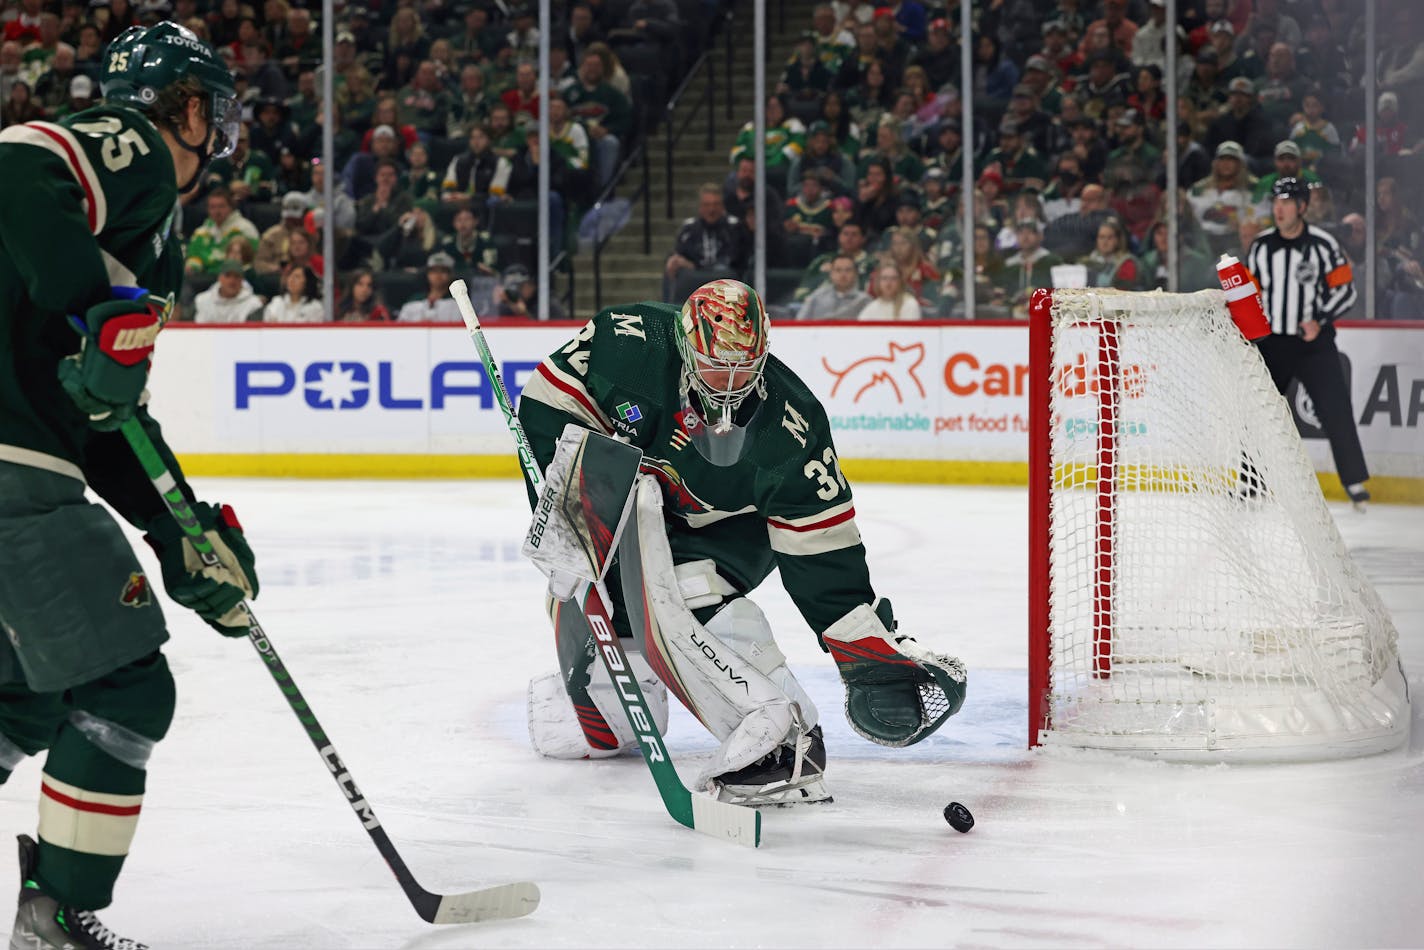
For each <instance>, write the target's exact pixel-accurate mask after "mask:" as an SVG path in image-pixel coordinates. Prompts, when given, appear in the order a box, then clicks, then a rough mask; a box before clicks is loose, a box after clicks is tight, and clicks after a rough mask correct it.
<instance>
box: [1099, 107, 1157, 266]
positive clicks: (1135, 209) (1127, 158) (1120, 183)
mask: <svg viewBox="0 0 1424 950" xmlns="http://www.w3.org/2000/svg"><path fill="white" fill-rule="evenodd" d="M1116 125H1117V129H1118V135H1119V139H1118V140H1119V141H1120V142H1121V143H1122V144H1121V145H1120V146H1119V147H1118V148H1117V149H1115V150H1114V151H1113V152H1111V153H1110V154H1109V155H1108V166H1107V168H1106V169H1105V170H1104V171H1103V184H1104V186H1106V187H1107V188H1109V189H1111V192H1112V207H1113V210H1114V211H1116V212H1117V214H1118V217H1119V218H1121V219H1122V222H1123V224H1124V225H1125V226H1126V227H1127V230H1128V232H1129V233H1130V234H1132V236H1133V238H1134V239H1135V240H1140V239H1141V238H1143V237H1145V236H1146V234H1147V228H1148V227H1149V226H1150V225H1151V223H1152V218H1153V216H1154V215H1155V214H1156V212H1157V204H1158V202H1159V199H1160V197H1161V191H1160V190H1159V189H1158V187H1157V179H1158V178H1160V177H1161V176H1162V175H1163V174H1164V171H1163V168H1162V153H1161V151H1159V150H1158V149H1157V148H1156V146H1154V145H1152V144H1151V143H1150V142H1148V141H1147V138H1146V136H1145V134H1144V129H1143V124H1142V114H1141V113H1139V112H1138V111H1137V110H1136V109H1129V110H1127V111H1126V112H1124V113H1123V114H1122V115H1121V116H1120V117H1119V118H1118V120H1117V123H1116Z"/></svg>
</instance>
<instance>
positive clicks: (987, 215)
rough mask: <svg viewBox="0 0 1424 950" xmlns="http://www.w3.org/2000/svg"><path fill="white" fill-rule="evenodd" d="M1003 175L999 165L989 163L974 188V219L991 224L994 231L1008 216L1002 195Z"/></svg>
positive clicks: (1006, 204)
mask: <svg viewBox="0 0 1424 950" xmlns="http://www.w3.org/2000/svg"><path fill="white" fill-rule="evenodd" d="M1003 189H1004V175H1003V172H1001V171H999V166H998V165H994V164H990V165H989V166H987V167H986V168H985V169H984V174H982V175H980V176H979V181H978V183H977V184H976V185H975V188H974V198H973V200H974V220H975V221H983V222H984V223H986V224H992V225H993V227H994V230H995V232H996V233H997V232H998V231H999V229H1001V228H1003V226H1004V222H1005V221H1006V220H1007V219H1008V216H1009V205H1008V202H1007V201H1005V200H1004V197H1003Z"/></svg>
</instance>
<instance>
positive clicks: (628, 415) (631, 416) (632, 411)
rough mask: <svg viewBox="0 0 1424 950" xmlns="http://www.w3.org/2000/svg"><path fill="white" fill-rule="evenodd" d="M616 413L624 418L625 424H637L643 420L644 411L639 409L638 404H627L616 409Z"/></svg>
mask: <svg viewBox="0 0 1424 950" xmlns="http://www.w3.org/2000/svg"><path fill="white" fill-rule="evenodd" d="M615 411H616V412H617V413H618V415H620V416H622V417H623V419H624V421H625V422H637V421H638V420H639V419H641V418H643V410H641V409H639V408H638V405H637V403H632V402H625V403H623V404H622V405H620V406H618V407H616V409H615Z"/></svg>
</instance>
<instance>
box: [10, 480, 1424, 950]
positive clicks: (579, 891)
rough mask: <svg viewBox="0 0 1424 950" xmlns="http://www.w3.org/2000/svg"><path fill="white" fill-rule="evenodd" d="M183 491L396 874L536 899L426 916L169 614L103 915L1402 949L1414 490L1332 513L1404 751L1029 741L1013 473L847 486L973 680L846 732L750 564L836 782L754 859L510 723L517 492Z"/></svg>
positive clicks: (526, 603)
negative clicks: (978, 484)
mask: <svg viewBox="0 0 1424 950" xmlns="http://www.w3.org/2000/svg"><path fill="white" fill-rule="evenodd" d="M197 487H198V489H199V491H200V493H201V495H202V496H203V497H204V498H206V499H209V500H218V501H225V502H229V503H231V504H233V505H234V506H235V507H236V508H237V510H238V512H239V514H240V515H241V517H242V520H243V522H244V524H245V526H246V528H247V532H248V536H249V537H250V538H251V539H252V543H253V546H254V548H255V549H256V551H257V556H258V566H259V569H260V574H261V580H262V594H261V597H260V598H259V599H258V601H257V602H256V603H257V607H258V614H259V616H260V617H261V619H262V621H263V623H264V624H265V626H266V627H267V629H268V631H269V633H270V634H271V636H272V639H273V642H274V643H275V644H276V646H277V649H278V651H279V652H280V653H281V655H282V657H283V658H284V659H285V661H286V662H287V665H288V666H289V667H290V669H291V671H292V674H293V676H294V677H295V679H296V682H297V683H298V684H299V685H300V687H301V688H302V690H303V691H304V692H305V693H306V695H307V698H308V699H309V700H310V702H311V704H312V706H313V708H314V709H315V711H316V713H317V715H318V716H319V717H320V718H321V721H322V724H323V725H324V726H325V727H326V730H327V732H328V733H329V735H330V736H331V738H332V740H333V741H334V743H335V744H336V747H337V749H338V750H339V751H340V752H341V754H342V755H343V756H344V758H345V759H346V763H347V765H348V766H349V767H350V769H351V771H352V774H353V775H354V776H355V778H356V781H357V782H358V783H359V784H360V786H361V789H362V791H363V792H364V793H366V795H367V796H368V797H369V799H370V801H371V803H372V804H373V805H374V807H375V810H376V814H377V815H379V816H380V818H381V819H382V821H383V822H384V823H385V825H386V827H387V830H388V831H389V833H390V835H391V838H392V839H393V840H394V841H395V842H396V845H397V847H398V848H399V849H400V850H401V852H402V854H403V855H404V856H405V858H406V861H407V863H408V864H409V865H410V867H411V868H412V870H413V871H414V872H415V874H416V876H417V878H418V879H419V880H420V881H421V883H422V884H423V885H424V886H425V887H427V888H429V889H431V890H436V891H442V890H443V891H460V890H466V889H469V888H473V887H477V886H482V885H485V884H490V883H499V882H504V881H511V880H519V879H529V880H534V881H537V882H538V883H539V885H540V887H541V888H542V889H543V893H544V899H543V904H542V906H541V907H540V908H539V910H538V911H536V912H535V914H534V915H533V916H531V917H528V918H525V919H522V920H517V921H510V922H502V923H496V924H483V925H475V926H467V927H456V928H433V927H430V926H427V925H426V924H424V923H423V922H422V921H420V919H419V918H417V917H416V915H415V913H414V911H412V910H411V909H410V907H409V905H408V904H407V903H406V901H405V898H404V897H403V896H402V895H401V893H400V891H399V890H398V888H397V887H396V884H395V882H394V881H393V880H392V879H391V877H390V874H389V872H388V871H387V870H386V868H385V866H384V864H383V862H382V861H381V859H380V857H379V856H378V855H377V853H376V851H375V849H374V848H373V847H372V846H371V844H370V842H369V840H368V839H367V837H366V835H365V833H364V832H363V831H362V830H361V828H360V827H359V826H358V824H357V822H356V821H355V819H354V818H353V816H352V815H351V813H350V811H349V809H348V808H347V806H346V804H345V803H344V802H343V800H342V798H341V795H340V794H339V793H338V791H337V790H336V788H335V787H334V783H333V782H332V781H331V778H330V776H329V775H328V773H327V771H326V769H325V768H324V766H323V765H322V763H321V760H320V759H319V758H318V757H317V756H316V754H315V752H314V751H313V749H312V748H311V746H310V744H309V743H308V740H307V738H306V736H305V734H304V732H303V731H302V730H301V728H300V727H299V726H298V724H297V723H296V721H295V720H294V719H293V717H292V715H291V713H290V712H289V711H288V709H287V706H286V703H285V702H284V701H283V700H282V697H281V695H280V694H279V693H278V691H277V690H276V688H275V686H274V685H273V683H272V681H271V679H270V677H269V676H268V674H267V672H266V671H265V669H264V668H263V665H262V664H261V663H260V662H259V661H258V660H257V658H256V657H255V656H254V655H253V651H252V649H251V647H250V646H249V645H248V644H247V643H246V642H244V641H241V640H238V641H230V640H223V639H222V638H220V637H219V636H217V635H216V634H215V633H213V632H212V631H210V630H209V629H208V628H207V627H205V626H203V625H202V624H201V622H199V621H198V620H197V619H196V618H195V617H193V616H192V615H191V614H188V613H186V612H184V611H181V610H179V609H178V608H176V607H165V609H166V610H167V613H168V617H169V620H170V625H171V627H172V631H173V640H172V642H171V643H170V644H169V646H168V648H167V653H168V655H169V657H170V659H171V662H172V665H173V668H174V671H175V673H176V675H177V679H178V688H179V709H178V716H177V719H176V721H175V722H174V724H173V728H172V731H171V732H170V734H169V736H168V738H167V739H166V740H165V741H164V742H163V743H162V744H161V745H160V746H159V747H158V750H157V752H156V753H155V755H154V757H153V761H152V763H151V764H152V769H151V775H150V780H149V794H148V798H147V800H146V801H145V803H144V813H143V819H142V821H141V823H140V826H139V831H138V837H137V840H136V841H135V843H134V851H133V855H132V857H131V858H130V859H129V862H128V866H127V867H126V869H125V872H124V876H123V878H122V879H121V881H120V884H119V888H118V894H117V903H116V904H115V905H114V906H113V907H112V908H110V909H109V910H108V911H107V912H106V913H105V914H104V919H105V921H106V922H107V923H109V924H110V925H111V926H113V927H114V928H115V929H116V930H118V932H120V933H122V934H126V935H130V936H134V937H138V938H141V939H144V940H147V941H150V942H151V943H153V944H154V945H155V946H156V947H170V948H173V947H185V948H186V947H229V948H258V947H264V948H267V947H270V948H285V950H292V948H328V947H373V948H375V947H380V948H397V947H410V948H431V950H434V948H453V947H578V946H644V947H672V948H690V947H712V946H729V947H769V948H786V947H817V948H820V947H880V946H884V947H899V946H921V947H945V946H1014V947H1019V946H1025V947H1097V946H1227V945H1229V946H1243V945H1257V946H1316V947H1337V946H1366V945H1368V946H1389V945H1416V946H1417V945H1421V944H1424V901H1421V895H1424V890H1421V883H1420V882H1421V880H1424V715H1421V713H1420V712H1419V710H1420V709H1421V708H1424V701H1420V700H1419V699H1418V698H1417V697H1419V696H1421V694H1424V583H1421V582H1424V510H1421V509H1409V508H1390V507H1387V506H1375V507H1374V508H1372V510H1371V511H1370V512H1369V513H1368V514H1367V515H1363V516H1361V515H1357V514H1355V513H1353V512H1351V511H1350V510H1349V509H1348V508H1346V507H1344V506H1332V511H1333V512H1334V514H1335V516H1336V517H1337V519H1339V521H1340V522H1341V526H1342V530H1343V533H1344V535H1345V538H1346V541H1347V542H1348V544H1349V546H1350V548H1351V549H1352V551H1353V552H1354V554H1355V556H1356V557H1357V558H1358V559H1359V560H1360V562H1361V564H1362V565H1363V567H1364V568H1365V570H1366V572H1367V573H1368V574H1369V575H1370V576H1371V577H1372V578H1373V579H1374V581H1375V583H1376V584H1377V585H1378V586H1379V588H1380V591H1381V594H1382V595H1383V597H1384V600H1385V602H1386V603H1387V604H1388V605H1389V607H1390V609H1391V610H1392V611H1393V614H1394V618H1395V622H1396V624H1397V626H1398V627H1399V631H1400V639H1401V644H1400V647H1401V652H1402V655H1403V658H1404V662H1405V667H1406V671H1407V673H1408V675H1409V677H1410V679H1411V683H1412V684H1413V688H1414V691H1415V696H1416V714H1415V736H1414V739H1413V744H1412V747H1411V748H1410V749H1407V750H1403V751H1400V752H1396V753H1392V754H1388V755H1383V756H1377V757H1373V758H1368V759H1363V760H1356V761H1349V762H1335V763H1324V764H1312V765H1297V766H1273V767H1246V766H1230V767H1226V766H1212V767H1200V766H1198V767H1184V766H1173V765H1166V764H1162V763H1153V762H1138V761H1134V760H1128V759H1122V758H1118V757H1114V756H1111V755H1107V754H1098V753H1077V754H1072V753H1068V754H1064V753H1055V754H1053V755H1051V756H1046V755H1042V754H1029V753H1028V752H1026V751H1025V750H1024V748H1023V745H1024V741H1025V732H1026V730H1025V711H1024V707H1025V668H1026V658H1025V645H1024V644H1025V632H1024V631H1025V617H1026V611H1025V606H1024V598H1025V588H1026V581H1025V559H1026V529H1025V508H1026V502H1025V496H1024V493H1023V491H1022V490H1021V489H986V488H925V487H888V486H869V485H861V486H857V502H856V506H857V513H858V521H859V523H860V527H861V530H862V533H863V534H864V535H865V538H866V543H867V546H868V548H869V550H870V554H871V569H872V575H873V577H874V578H875V580H876V582H877V586H878V589H879V591H880V592H881V593H882V594H884V595H886V596H889V597H890V598H892V600H893V601H894V603H895V607H896V612H897V614H898V615H899V616H900V617H901V620H902V625H903V628H904V629H905V630H907V631H909V632H911V633H913V634H915V635H916V636H917V637H918V638H919V639H921V640H923V641H924V642H926V643H928V644H931V645H933V646H935V647H937V648H941V649H944V650H946V651H948V652H952V653H958V654H959V655H960V656H962V657H963V658H964V659H965V661H966V662H967V663H968V665H969V669H970V684H969V698H968V701H967V702H966V704H965V707H964V709H963V711H962V712H961V713H960V714H959V715H958V716H957V717H955V718H954V719H953V720H951V721H950V722H949V723H948V724H947V725H946V727H945V728H944V729H943V730H942V731H941V733H940V734H939V735H936V736H934V737H932V738H931V739H930V740H928V741H926V742H924V743H922V744H920V745H918V746H915V747H913V748H910V749H904V750H894V749H884V748H881V747H879V746H875V745H872V744H870V743H868V742H865V741H863V740H861V739H859V738H858V737H856V736H855V735H854V734H853V733H852V732H851V731H850V729H849V728H848V727H847V726H846V725H845V720H844V714H843V712H842V709H841V692H840V687H839V681H838V679H837V677H836V674H835V670H834V667H833V665H832V664H831V662H830V659H829V657H827V656H825V655H824V654H822V653H821V652H820V651H819V649H818V648H817V647H816V646H815V643H814V640H813V638H812V637H811V635H810V633H809V631H808V630H807V629H806V627H805V624H804V623H803V622H802V620H801V619H800V616H799V615H798V614H797V613H796V611H795V608H794V607H793V606H792V605H791V603H790V601H789V600H788V599H787V598H786V596H785V595H784V594H783V593H782V592H781V591H780V588H779V586H778V584H777V582H776V580H775V578H773V579H772V580H771V581H769V583H768V585H767V586H764V587H763V588H762V591H761V592H760V593H759V594H758V597H757V599H758V600H759V601H760V602H761V603H762V604H763V605H764V607H765V608H766V610H767V612H768V614H769V615H770V617H771V619H772V622H773V625H774V626H775V628H776V629H777V630H778V631H779V636H778V639H779V641H780V643H781V645H782V647H783V648H784V649H785V651H786V653H787V655H788V656H789V658H790V661H791V664H792V667H793V668H794V669H795V670H796V672H797V674H798V675H799V676H801V677H802V678H803V681H804V682H805V684H806V686H807V689H808V690H809V691H810V693H811V695H812V696H813V697H814V698H815V700H816V702H817V703H818V704H819V705H820V708H821V715H822V719H823V722H824V723H825V727H826V739H827V742H826V744H827V747H828V750H829V753H830V756H831V761H830V766H829V769H828V773H827V778H828V780H829V783H830V786H831V789H832V791H833V793H834V794H835V797H836V800H835V803H834V804H831V805H826V806H821V807H818V808H816V809H813V810H805V811H801V812H797V811H785V810H782V811H776V810H773V811H769V812H768V813H767V814H766V816H765V819H764V821H765V830H764V836H763V837H764V844H763V846H762V848H761V849H760V850H758V851H750V850H748V849H744V848H737V847H732V846H729V845H726V844H722V843H720V842H717V841H713V840H711V839H708V838H705V837H703V836H701V835H697V834H694V833H692V832H690V831H687V830H685V829H683V828H681V827H680V826H678V825H676V824H674V823H673V822H672V821H671V819H669V818H668V817H667V815H666V814H665V813H664V812H663V810H662V807H661V804H660V803H659V801H658V798H657V796H656V793H655V790H654V788H653V784H652V781H651V779H650V778H649V776H648V773H647V771H646V769H645V768H644V766H643V765H642V763H641V762H640V761H639V760H637V759H635V758H628V759H619V760H617V761H602V762H562V763H561V762H550V761H545V760H541V759H539V758H537V757H536V756H535V755H534V754H533V753H532V752H531V751H530V750H529V746H528V741H527V736H526V734H525V727H524V690H525V685H526V683H527V681H528V679H529V677H530V676H531V675H534V674H538V673H542V672H545V671H547V670H549V669H551V668H552V667H553V664H554V654H553V637H552V634H551V633H550V631H549V628H548V623H547V620H546V619H545V617H544V615H543V613H542V596H541V590H542V585H541V578H540V577H539V575H538V574H537V573H536V572H535V571H534V569H533V568H532V567H530V566H529V565H528V564H527V563H524V562H523V561H522V560H521V559H520V557H519V554H518V549H519V542H520V539H521V537H522V532H523V528H524V522H525V520H526V518H527V508H526V506H525V502H524V498H523V492H522V490H521V489H520V488H519V486H517V485H515V484H513V483H499V482H461V483H425V482H418V483H394V482H393V483H358V482H297V481H291V482H277V481H251V480H231V481H228V480H215V479H210V480H199V482H198V486H197ZM140 547H142V546H140ZM141 553H144V552H141ZM146 563H149V564H150V567H152V564H151V562H146ZM154 576H157V572H156V569H155V570H154ZM674 705H675V704H674ZM669 745H670V747H671V750H672V753H673V755H674V757H675V760H676V761H677V762H678V764H679V766H680V768H681V771H682V772H683V774H684V775H685V776H689V777H691V776H695V774H696V773H697V771H698V768H699V765H700V762H701V760H702V759H703V758H704V757H705V756H706V755H707V754H708V753H709V752H710V751H711V749H712V747H713V745H714V743H713V742H712V741H711V739H710V737H708V736H707V735H706V733H704V732H703V731H702V730H701V728H700V727H699V726H698V725H697V724H696V722H695V721H694V720H692V719H691V717H690V716H688V715H687V714H685V713H683V712H682V711H681V710H679V709H675V710H674V715H673V721H672V725H671V727H670V734H669ZM38 778H39V764H38V763H37V762H33V761H32V762H29V763H26V764H24V765H22V766H21V767H20V769H19V770H18V771H17V772H16V774H15V776H14V777H13V778H12V779H11V780H10V782H9V783H8V784H7V785H5V786H3V787H0V816H3V819H4V826H5V827H6V828H7V829H9V830H10V831H12V832H15V833H19V832H23V831H28V832H30V833H33V827H34V818H35V794H36V786H37V782H38ZM950 800H956V801H961V802H963V803H965V804H966V805H968V806H969V807H970V809H972V810H973V812H974V815H975V818H976V820H977V824H976V826H975V828H974V830H973V831H972V832H970V833H969V834H968V835H960V834H958V833H956V832H954V831H952V830H951V829H950V828H949V826H948V825H946V824H945V822H944V820H943V818H942V817H941V811H942V810H943V808H944V805H945V804H946V803H947V802H948V801H950ZM11 893H13V892H12V891H10V890H9V889H4V890H3V893H0V896H3V898H4V900H5V901H9V900H10V899H11V898H10V894H11ZM9 914H10V905H9V904H8V903H7V904H5V905H4V906H0V916H3V917H4V919H9V918H8V915H9Z"/></svg>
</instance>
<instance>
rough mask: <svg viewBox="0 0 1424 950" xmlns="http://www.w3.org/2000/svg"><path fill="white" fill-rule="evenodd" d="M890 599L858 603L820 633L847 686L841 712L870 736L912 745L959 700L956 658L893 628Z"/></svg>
mask: <svg viewBox="0 0 1424 950" xmlns="http://www.w3.org/2000/svg"><path fill="white" fill-rule="evenodd" d="M893 616H894V615H893V613H892V612H891V609H890V602H889V601H888V600H885V599H884V598H881V599H879V600H877V601H876V602H875V607H874V608H873V609H872V608H871V607H870V606H869V605H867V604H861V605H860V606H859V607H856V608H855V609H854V610H852V611H851V612H850V613H848V614H846V615H845V616H844V617H842V618H841V619H840V620H837V621H836V622H835V623H833V624H831V626H830V627H829V628H827V630H826V632H825V633H824V634H822V639H823V640H824V641H825V644H826V647H827V648H828V649H829V650H830V651H831V656H832V657H834V658H835V661H836V666H837V667H838V668H839V669H840V672H841V679H843V680H844V681H845V686H846V718H847V719H849V720H850V724H851V727H852V728H853V729H855V731H856V732H858V733H860V735H861V736H863V737H865V738H866V739H869V740H870V741H871V742H876V743H879V744H880V745H888V746H907V745H914V744H915V743H916V742H919V741H920V740H921V739H923V738H925V737H926V736H928V735H929V734H930V733H932V732H934V731H935V730H936V729H938V728H939V727H940V725H941V724H942V723H943V722H944V721H945V720H946V719H948V718H949V717H950V716H953V715H954V714H955V713H957V712H959V707H960V706H963V705H964V687H965V678H966V675H965V671H964V663H963V662H961V661H960V660H959V659H957V658H955V657H950V656H944V655H942V654H938V653H932V652H930V651H929V650H926V649H925V648H924V647H922V646H920V645H919V644H918V643H916V642H915V641H914V639H913V638H911V637H908V636H904V635H901V634H898V633H896V632H895V622H894V620H893V619H892V618H893Z"/></svg>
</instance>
